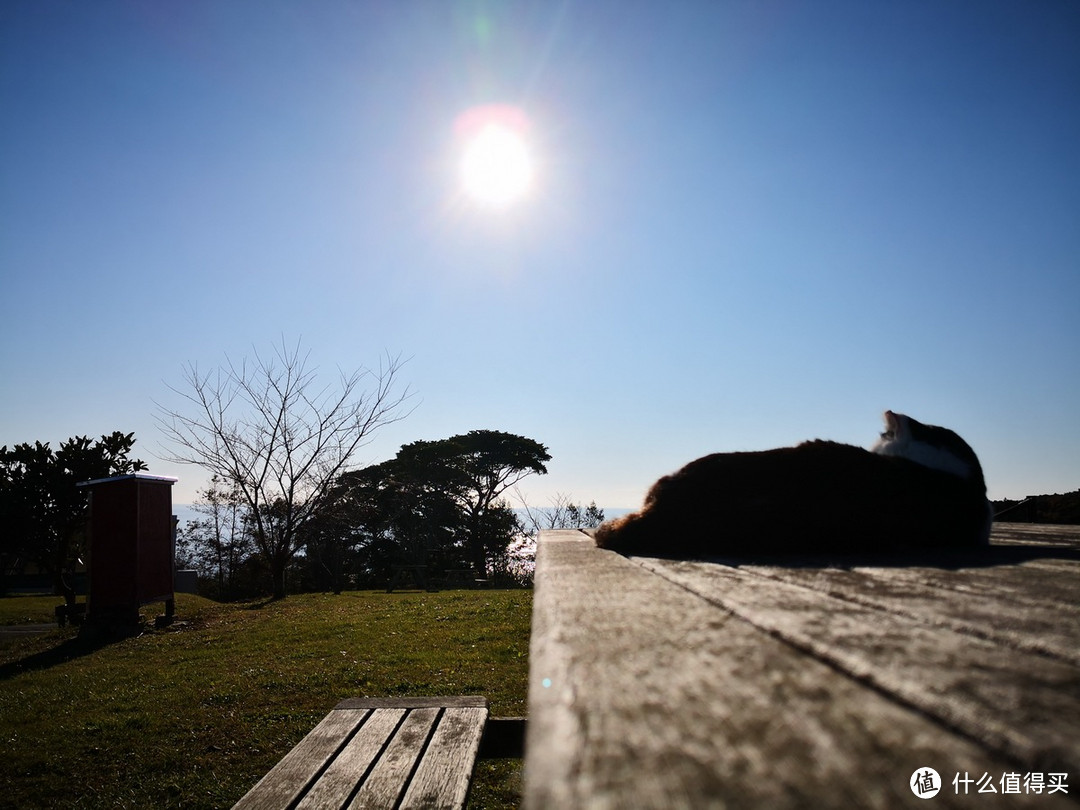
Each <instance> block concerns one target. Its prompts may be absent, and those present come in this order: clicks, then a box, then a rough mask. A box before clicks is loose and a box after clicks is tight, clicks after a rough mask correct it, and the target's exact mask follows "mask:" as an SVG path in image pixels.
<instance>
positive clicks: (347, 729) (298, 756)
mask: <svg viewBox="0 0 1080 810" xmlns="http://www.w3.org/2000/svg"><path fill="white" fill-rule="evenodd" d="M369 713H370V710H368V709H362V710H360V711H356V712H330V714H328V715H327V716H326V717H324V718H323V719H322V720H321V721H319V724H318V725H317V726H315V728H313V729H312V730H311V731H310V732H308V735H307V736H306V737H304V739H302V740H301V741H300V742H299V743H297V745H296V747H295V748H293V749H292V750H291V751H290V752H289V753H287V754H286V755H285V756H284V757H282V759H281V761H280V762H278V764H277V765H275V766H274V767H273V768H272V769H271V770H270V772H269V773H267V774H266V776H264V777H263V778H262V779H261V780H259V782H258V784H256V785H255V787H253V788H252V789H251V790H249V791H248V792H247V794H245V795H244V797H243V798H242V799H240V801H239V802H237V803H236V804H235V805H234V807H233V810H271V808H281V807H288V806H289V805H291V804H292V803H293V802H294V801H296V799H297V798H298V797H300V796H302V795H303V793H304V791H305V790H306V789H307V787H308V784H309V783H310V781H311V778H312V777H313V776H314V775H315V774H316V773H318V772H319V770H321V769H322V767H323V766H324V765H325V764H326V763H327V761H329V760H330V759H331V758H332V757H333V756H334V755H335V754H336V753H337V752H338V751H339V750H340V749H341V746H342V745H343V744H344V742H345V740H347V739H348V737H349V735H350V734H351V733H352V732H353V730H354V729H355V728H356V727H357V726H358V725H359V724H360V723H362V722H363V721H364V719H365V718H366V717H367V715H368V714H369Z"/></svg>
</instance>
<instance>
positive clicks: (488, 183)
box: [459, 107, 534, 208]
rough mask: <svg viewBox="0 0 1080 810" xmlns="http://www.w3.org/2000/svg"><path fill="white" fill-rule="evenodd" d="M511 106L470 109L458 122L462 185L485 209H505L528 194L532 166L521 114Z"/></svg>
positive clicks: (471, 197)
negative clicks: (460, 139)
mask: <svg viewBox="0 0 1080 810" xmlns="http://www.w3.org/2000/svg"><path fill="white" fill-rule="evenodd" d="M514 112H516V111H515V110H514V109H513V108H506V107H488V108H480V109H475V110H471V111H470V112H469V114H468V115H467V116H465V117H463V119H464V122H463V123H461V122H459V133H460V134H461V135H462V143H463V147H462V151H461V162H460V173H461V185H462V189H463V190H464V192H465V194H466V196H468V198H469V199H470V200H472V201H473V202H474V203H477V204H478V205H481V206H484V207H487V208H506V207H508V206H510V205H512V204H513V203H515V202H518V201H519V200H521V199H523V198H524V197H525V196H527V195H528V193H529V191H530V189H531V188H532V186H533V180H534V169H533V160H532V155H531V154H530V150H529V144H528V141H527V140H526V138H525V125H524V116H523V115H522V114H520V112H518V113H517V114H513V113H514Z"/></svg>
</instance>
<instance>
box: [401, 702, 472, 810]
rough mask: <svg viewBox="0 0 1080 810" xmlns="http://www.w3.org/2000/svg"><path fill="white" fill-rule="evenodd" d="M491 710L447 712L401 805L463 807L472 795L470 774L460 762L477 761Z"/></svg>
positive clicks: (406, 806) (404, 806)
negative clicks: (465, 771)
mask: <svg viewBox="0 0 1080 810" xmlns="http://www.w3.org/2000/svg"><path fill="white" fill-rule="evenodd" d="M486 715H487V709H446V710H445V711H444V712H443V714H442V717H440V718H439V725H438V727H437V728H436V729H435V734H434V736H433V737H432V738H431V742H430V743H429V745H428V753H427V755H426V756H425V757H424V758H423V760H421V762H420V766H419V767H418V768H417V770H416V773H415V774H414V775H413V779H412V782H411V783H410V785H409V790H408V792H407V793H406V794H405V798H404V799H403V800H402V802H401V807H402V808H410V807H460V806H462V805H464V804H465V797H466V796H467V795H468V792H469V776H470V775H469V774H467V773H463V772H462V770H461V768H460V767H458V763H459V762H461V761H463V760H467V761H470V762H471V761H474V760H475V759H476V754H477V752H478V751H479V749H480V738H481V737H482V736H483V733H484V720H485V718H486Z"/></svg>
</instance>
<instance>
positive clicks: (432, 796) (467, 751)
mask: <svg viewBox="0 0 1080 810" xmlns="http://www.w3.org/2000/svg"><path fill="white" fill-rule="evenodd" d="M487 715H488V708H487V700H485V699H484V698H482V697H471V696H467V697H442V698H382V699H379V698H352V699H348V700H343V701H341V702H340V703H339V704H338V705H337V706H336V707H334V710H333V711H331V712H330V713H329V714H328V715H327V716H326V717H325V718H323V720H322V721H320V722H319V724H318V725H317V726H315V728H314V729H312V730H311V732H310V733H309V734H308V735H307V736H306V737H305V738H304V739H303V740H301V741H300V742H299V743H298V744H297V746H296V747H295V748H293V750H292V751H290V752H289V753H288V754H286V755H285V756H284V757H283V758H282V759H281V761H280V762H279V763H278V764H277V765H275V766H274V768H273V769H272V770H271V771H270V772H269V773H268V774H266V776H264V777H263V778H262V780H260V781H259V783H258V784H257V785H255V787H253V788H252V789H251V790H250V791H248V793H247V794H246V795H245V796H244V797H243V798H242V799H241V800H240V801H239V802H237V804H236V805H235V807H234V810H251V809H252V808H258V809H259V810H270V808H275V810H278V809H280V810H285V808H294V807H295V808H303V809H304V810H312V808H334V810H338V808H342V807H346V806H348V807H350V808H395V807H399V806H400V807H426V808H436V807H437V808H460V807H463V806H464V803H465V799H466V797H467V795H468V790H469V782H470V780H471V778H472V771H473V766H474V764H475V762H476V757H477V754H478V753H479V749H480V740H481V738H482V736H483V732H484V726H485V723H486V721H487Z"/></svg>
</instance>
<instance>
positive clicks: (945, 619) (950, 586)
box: [738, 563, 1080, 666]
mask: <svg viewBox="0 0 1080 810" xmlns="http://www.w3.org/2000/svg"><path fill="white" fill-rule="evenodd" d="M1072 565H1073V570H1072V571H1071V572H1069V573H1068V575H1067V576H1064V577H1061V578H1060V581H1057V582H1048V581H1047V579H1048V577H1047V576H1046V574H1045V573H1039V574H1038V576H1036V577H1029V576H1026V575H1027V574H1029V573H1030V572H1029V571H1026V570H1024V569H1023V567H1022V566H1004V567H1001V568H997V569H995V570H994V571H993V572H992V573H988V572H985V571H983V570H982V569H973V568H964V569H958V570H949V569H935V568H927V567H913V568H903V567H896V566H893V567H871V566H858V567H853V568H844V567H828V568H812V567H806V566H799V567H784V566H777V565H771V566H761V565H740V566H738V570H739V571H740V572H741V573H743V574H747V575H753V576H756V577H759V578H761V579H762V580H763V583H762V584H763V586H764V587H768V584H769V582H770V581H780V582H785V583H789V584H792V585H798V586H801V587H804V588H808V589H810V590H814V591H817V592H819V593H822V594H826V595H829V596H832V597H834V598H838V599H844V600H847V601H850V602H854V603H857V604H861V605H864V606H866V607H870V608H876V609H878V610H883V611H885V612H888V613H890V614H893V615H895V616H903V617H905V618H907V619H909V620H912V621H914V622H917V623H919V624H922V625H926V626H930V627H943V628H949V629H952V630H954V631H957V632H961V633H966V634H970V635H975V636H979V637H981V638H985V639H988V640H992V641H994V642H996V643H998V644H1002V645H1005V646H1009V647H1013V648H1015V649H1017V650H1024V651H1028V652H1037V653H1041V654H1043V655H1049V656H1052V657H1055V658H1059V659H1061V660H1063V661H1067V662H1069V663H1071V664H1074V665H1078V666H1080V630H1078V628H1080V604H1077V598H1078V595H1080V594H1078V592H1077V591H1078V585H1077V583H1078V581H1080V563H1073V564H1072Z"/></svg>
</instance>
